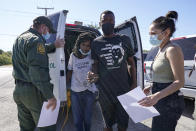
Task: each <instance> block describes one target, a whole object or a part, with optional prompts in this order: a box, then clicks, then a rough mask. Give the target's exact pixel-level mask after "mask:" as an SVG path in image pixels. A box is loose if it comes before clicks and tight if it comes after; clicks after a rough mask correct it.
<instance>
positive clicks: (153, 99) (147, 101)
mask: <svg viewBox="0 0 196 131" xmlns="http://www.w3.org/2000/svg"><path fill="white" fill-rule="evenodd" d="M158 101H159V97H158V93H156V94H152V95H149V96H147V97H145V98H144V99H142V100H140V101H138V103H139V104H140V105H142V106H146V107H150V106H153V105H155V104H156V103H157V102H158Z"/></svg>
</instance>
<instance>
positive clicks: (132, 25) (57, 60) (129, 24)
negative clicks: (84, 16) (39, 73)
mask: <svg viewBox="0 0 196 131" xmlns="http://www.w3.org/2000/svg"><path fill="white" fill-rule="evenodd" d="M67 15H68V11H66V10H64V11H60V12H58V13H55V14H52V15H49V16H48V17H49V19H51V20H52V22H53V24H54V28H55V29H56V30H57V34H55V35H52V36H51V38H50V39H49V40H48V41H47V43H48V44H49V43H51V42H54V41H55V39H56V38H57V37H60V38H65V41H66V46H65V49H63V48H60V49H56V51H55V52H54V53H50V54H48V56H49V69H50V76H51V79H52V80H51V82H52V83H53V84H54V94H55V96H56V98H57V99H58V100H60V101H66V64H65V63H66V61H68V58H69V54H70V52H71V51H72V48H73V46H74V44H75V40H76V39H77V36H78V35H79V34H80V33H82V32H90V33H92V34H94V35H95V36H96V37H98V36H100V35H101V33H100V32H99V31H98V30H96V29H93V28H91V27H86V26H82V25H74V24H67V23H66V16H67ZM115 32H116V33H119V34H125V35H127V36H129V37H130V39H131V43H132V47H133V48H134V51H135V53H136V54H135V61H136V66H137V85H138V86H141V87H142V88H143V58H142V57H143V56H142V43H141V38H140V33H139V28H138V24H137V20H136V17H133V18H131V19H129V20H126V21H124V22H122V24H120V25H118V26H116V27H115Z"/></svg>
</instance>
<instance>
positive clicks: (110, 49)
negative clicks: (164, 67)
mask: <svg viewBox="0 0 196 131" xmlns="http://www.w3.org/2000/svg"><path fill="white" fill-rule="evenodd" d="M114 25H115V17H114V14H113V12H111V11H104V12H103V13H102V14H101V17H100V26H101V28H102V31H103V34H104V35H103V36H101V37H98V38H96V39H95V40H94V41H93V43H92V44H91V53H92V59H93V60H94V64H93V69H92V72H90V73H89V75H88V79H89V81H90V82H95V81H96V78H98V77H97V76H99V79H98V81H97V83H96V84H97V87H98V89H99V92H100V97H99V102H100V105H101V109H102V113H103V116H104V120H105V124H106V127H105V128H104V130H105V131H112V126H113V125H114V124H115V123H117V124H118V131H126V129H127V127H128V120H129V116H128V114H127V113H126V111H125V110H124V109H123V107H122V106H121V104H120V102H119V101H118V99H117V96H119V95H122V94H124V93H126V92H128V91H130V90H131V89H133V88H135V87H136V67H135V63H134V59H133V55H134V51H133V49H132V46H131V41H130V38H129V37H128V36H125V35H119V34H115V33H114ZM128 65H131V68H128ZM129 75H130V76H131V78H132V84H131V85H130V84H129V83H130V82H129ZM93 76H94V77H93Z"/></svg>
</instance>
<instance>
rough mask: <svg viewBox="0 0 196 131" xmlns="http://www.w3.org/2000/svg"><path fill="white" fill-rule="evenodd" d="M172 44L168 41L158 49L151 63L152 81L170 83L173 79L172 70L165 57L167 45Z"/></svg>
mask: <svg viewBox="0 0 196 131" xmlns="http://www.w3.org/2000/svg"><path fill="white" fill-rule="evenodd" d="M171 46H174V45H173V44H171V43H169V44H168V45H166V46H165V47H164V48H162V49H161V50H159V52H158V53H157V55H156V57H155V59H154V62H153V63H152V81H153V82H157V83H170V82H173V81H174V76H173V72H172V69H171V66H170V63H169V60H168V59H167V57H166V51H167V48H168V47H171Z"/></svg>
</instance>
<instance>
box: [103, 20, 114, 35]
mask: <svg viewBox="0 0 196 131" xmlns="http://www.w3.org/2000/svg"><path fill="white" fill-rule="evenodd" d="M101 28H102V31H103V33H104V35H111V34H113V32H114V24H111V23H105V24H102V26H101Z"/></svg>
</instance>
